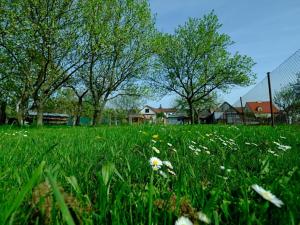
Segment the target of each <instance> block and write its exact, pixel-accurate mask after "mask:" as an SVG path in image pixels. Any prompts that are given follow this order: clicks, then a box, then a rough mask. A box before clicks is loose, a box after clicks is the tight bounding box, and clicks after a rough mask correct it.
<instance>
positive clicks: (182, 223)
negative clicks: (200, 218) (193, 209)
mask: <svg viewBox="0 0 300 225" xmlns="http://www.w3.org/2000/svg"><path fill="white" fill-rule="evenodd" d="M175 225H193V223H192V221H190V219H189V218H187V217H184V216H182V217H180V218H178V219H177V220H176V222H175Z"/></svg>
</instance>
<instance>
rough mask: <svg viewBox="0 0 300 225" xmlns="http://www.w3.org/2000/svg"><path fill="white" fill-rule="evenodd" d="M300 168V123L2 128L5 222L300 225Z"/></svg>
mask: <svg viewBox="0 0 300 225" xmlns="http://www.w3.org/2000/svg"><path fill="white" fill-rule="evenodd" d="M151 157H157V158H159V159H160V160H162V161H169V162H170V164H171V165H169V163H167V162H164V164H162V165H160V161H155V160H154V161H155V163H157V162H158V164H155V165H156V166H155V165H154V166H153V165H152V166H151V165H150V161H149V160H150V158H151ZM153 159H154V158H152V163H153ZM156 160H157V159H156ZM299 166H300V127H299V126H298V127H297V126H279V127H275V128H271V127H263V126H262V127H244V126H237V127H236V126H220V125H212V126H127V127H99V128H91V127H80V128H72V127H44V128H39V129H37V128H30V127H29V128H24V129H18V128H14V127H0V224H174V223H175V221H176V220H177V219H178V218H179V217H180V216H185V217H187V218H189V220H190V221H192V222H193V223H194V224H201V223H202V221H201V220H199V212H201V213H202V215H203V214H205V215H206V216H207V218H206V219H207V220H210V221H206V222H211V224H296V225H297V224H300V169H299ZM172 167H173V168H172ZM254 184H258V185H259V186H261V187H263V188H264V189H266V190H270V191H271V192H272V193H273V194H274V195H275V196H276V197H277V198H278V199H280V200H281V201H282V202H283V205H282V206H281V207H280V208H279V207H277V206H276V205H274V204H273V203H271V202H270V201H267V200H266V199H264V198H263V197H262V196H261V195H259V194H258V193H257V192H256V191H255V190H254V189H253V188H252V187H251V186H252V185H254ZM268 196H269V197H270V195H268ZM268 196H267V197H268ZM271 197H272V196H271ZM202 220H205V218H203V216H202Z"/></svg>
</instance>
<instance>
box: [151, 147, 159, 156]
mask: <svg viewBox="0 0 300 225" xmlns="http://www.w3.org/2000/svg"><path fill="white" fill-rule="evenodd" d="M152 150H153V151H155V152H156V153H157V154H159V153H160V151H159V150H158V148H156V147H154V146H153V147H152Z"/></svg>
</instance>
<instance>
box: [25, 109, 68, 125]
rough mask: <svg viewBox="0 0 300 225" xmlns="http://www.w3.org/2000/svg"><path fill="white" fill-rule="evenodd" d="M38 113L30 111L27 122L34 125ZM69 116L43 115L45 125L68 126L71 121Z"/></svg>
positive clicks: (57, 114) (58, 114)
mask: <svg viewBox="0 0 300 225" xmlns="http://www.w3.org/2000/svg"><path fill="white" fill-rule="evenodd" d="M36 116H37V113H36V112H32V111H29V112H28V115H27V118H26V120H27V121H28V122H29V123H33V121H34V120H35V119H36ZM69 117H70V116H69V115H68V114H61V113H43V123H44V124H48V125H66V124H67V123H68V119H69Z"/></svg>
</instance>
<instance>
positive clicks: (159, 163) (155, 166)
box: [149, 157, 163, 170]
mask: <svg viewBox="0 0 300 225" xmlns="http://www.w3.org/2000/svg"><path fill="white" fill-rule="evenodd" d="M149 163H150V165H151V166H152V169H153V170H159V169H160V168H161V166H162V165H163V163H162V161H161V160H160V159H159V158H157V157H151V158H150V160H149Z"/></svg>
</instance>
